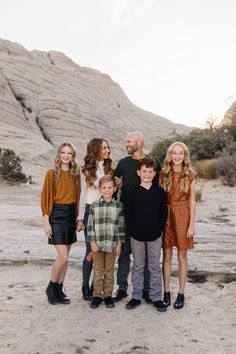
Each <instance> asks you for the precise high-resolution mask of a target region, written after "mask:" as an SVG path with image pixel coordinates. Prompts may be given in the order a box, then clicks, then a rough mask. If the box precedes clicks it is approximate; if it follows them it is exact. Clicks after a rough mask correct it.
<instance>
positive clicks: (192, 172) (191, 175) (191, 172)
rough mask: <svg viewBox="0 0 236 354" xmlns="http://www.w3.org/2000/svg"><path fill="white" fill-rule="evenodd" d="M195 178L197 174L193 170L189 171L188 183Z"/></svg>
mask: <svg viewBox="0 0 236 354" xmlns="http://www.w3.org/2000/svg"><path fill="white" fill-rule="evenodd" d="M196 177H197V172H195V171H194V170H192V169H191V170H190V176H189V180H190V183H192V181H193V180H194V179H195V178H196Z"/></svg>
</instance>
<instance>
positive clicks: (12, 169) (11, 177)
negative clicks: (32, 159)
mask: <svg viewBox="0 0 236 354" xmlns="http://www.w3.org/2000/svg"><path fill="white" fill-rule="evenodd" d="M0 178H1V179H2V180H3V181H7V182H27V180H28V179H27V177H26V175H25V174H24V173H23V172H22V166H21V159H20V158H19V156H17V155H16V154H15V152H14V151H13V150H10V149H4V148H0Z"/></svg>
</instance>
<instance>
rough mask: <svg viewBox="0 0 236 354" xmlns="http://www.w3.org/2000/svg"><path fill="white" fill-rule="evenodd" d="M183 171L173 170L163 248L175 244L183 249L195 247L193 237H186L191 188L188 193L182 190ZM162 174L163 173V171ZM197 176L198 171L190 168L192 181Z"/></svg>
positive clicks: (168, 195) (168, 194)
mask: <svg viewBox="0 0 236 354" xmlns="http://www.w3.org/2000/svg"><path fill="white" fill-rule="evenodd" d="M181 173H182V172H173V181H172V188H171V191H170V192H167V198H168V216H167V221H166V228H165V233H164V237H163V248H171V247H174V246H175V247H177V248H178V249H181V250H185V249H192V248H194V242H193V237H189V238H187V237H186V235H187V231H188V226H189V221H190V206H189V202H190V194H191V189H190V188H189V191H188V192H187V193H184V192H180V182H181ZM162 176H163V173H162V172H161V177H162ZM196 176H197V173H196V172H195V171H193V170H190V176H189V178H190V183H191V182H192V181H193V180H194V178H196Z"/></svg>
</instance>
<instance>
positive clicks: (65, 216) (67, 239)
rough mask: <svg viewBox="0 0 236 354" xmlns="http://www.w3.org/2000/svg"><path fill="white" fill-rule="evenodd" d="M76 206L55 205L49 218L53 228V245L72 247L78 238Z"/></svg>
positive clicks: (51, 242)
mask: <svg viewBox="0 0 236 354" xmlns="http://www.w3.org/2000/svg"><path fill="white" fill-rule="evenodd" d="M76 216H77V215H76V204H54V205H53V210H52V214H51V216H50V218H49V222H50V225H51V227H52V238H51V239H50V238H49V239H48V243H49V244H51V245H71V244H72V243H74V242H76V241H77V237H76Z"/></svg>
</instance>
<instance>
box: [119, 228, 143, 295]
mask: <svg viewBox="0 0 236 354" xmlns="http://www.w3.org/2000/svg"><path fill="white" fill-rule="evenodd" d="M131 253H132V252H131V245H130V236H129V235H128V234H126V235H125V243H123V244H122V249H121V254H120V257H119V258H118V270H117V285H118V286H119V289H120V290H124V291H127V288H128V275H129V271H130V255H131ZM149 280H150V274H149V270H148V260H147V257H146V262H145V268H144V281H143V290H144V291H149V286H150V285H149V283H150V281H149Z"/></svg>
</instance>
